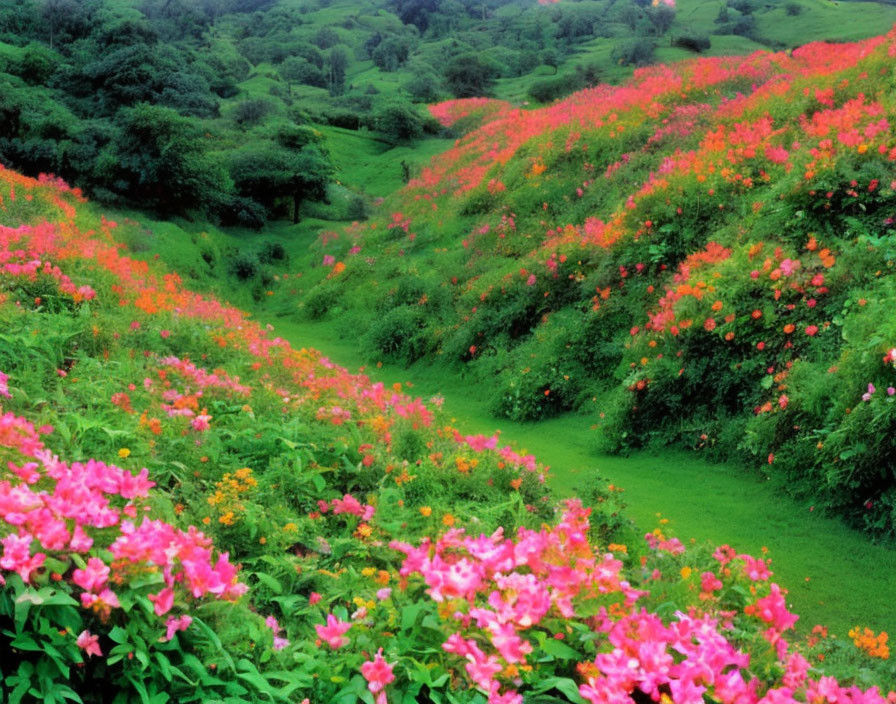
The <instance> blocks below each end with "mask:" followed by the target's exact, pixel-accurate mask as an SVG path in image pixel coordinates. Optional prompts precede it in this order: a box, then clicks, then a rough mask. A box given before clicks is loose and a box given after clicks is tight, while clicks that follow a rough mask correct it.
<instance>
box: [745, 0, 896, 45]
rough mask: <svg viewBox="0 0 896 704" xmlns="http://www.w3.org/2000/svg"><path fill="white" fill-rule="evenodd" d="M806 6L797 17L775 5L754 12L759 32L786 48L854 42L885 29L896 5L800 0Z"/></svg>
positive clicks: (893, 19)
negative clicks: (824, 42)
mask: <svg viewBox="0 0 896 704" xmlns="http://www.w3.org/2000/svg"><path fill="white" fill-rule="evenodd" d="M798 4H800V5H802V6H803V7H804V8H805V9H804V10H803V12H802V14H800V15H797V16H796V17H789V16H787V15H786V14H785V11H784V8H783V7H775V8H773V9H771V10H769V11H768V12H764V13H762V14H761V15H757V17H756V20H757V26H758V27H759V33H760V34H761V35H762V36H763V37H766V38H768V39H770V40H772V41H776V42H780V43H781V44H784V45H785V46H788V47H795V46H800V45H801V44H806V43H808V42H813V41H823V40H828V39H836V40H838V41H854V40H857V39H864V38H866V37H873V36H875V35H877V34H881V33H883V32H886V31H888V30H889V29H890V28H891V27H892V26H893V23H894V22H896V6H893V5H885V4H882V3H876V2H832V1H831V0H799V3H798Z"/></svg>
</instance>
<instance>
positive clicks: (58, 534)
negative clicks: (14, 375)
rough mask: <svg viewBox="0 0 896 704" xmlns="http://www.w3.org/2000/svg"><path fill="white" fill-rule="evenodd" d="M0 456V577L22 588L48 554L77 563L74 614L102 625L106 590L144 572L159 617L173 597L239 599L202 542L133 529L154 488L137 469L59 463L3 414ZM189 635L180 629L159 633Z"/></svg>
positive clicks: (146, 526)
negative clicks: (157, 585)
mask: <svg viewBox="0 0 896 704" xmlns="http://www.w3.org/2000/svg"><path fill="white" fill-rule="evenodd" d="M50 430H51V429H49V428H42V429H40V432H43V433H48V432H50ZM0 453H2V456H3V457H4V458H5V459H6V460H7V470H8V478H6V479H3V480H2V481H0V533H5V535H4V537H3V538H0V544H2V546H3V552H2V555H0V570H3V571H6V572H15V573H17V574H18V575H19V576H20V577H21V578H22V580H23V581H24V582H26V583H28V582H30V581H31V580H32V577H33V575H34V573H35V571H38V570H41V569H43V567H44V563H45V561H46V559H47V557H48V556H49V555H50V554H51V553H52V554H53V555H54V556H56V557H59V558H63V559H65V558H66V557H67V556H73V555H82V556H85V557H86V561H85V560H84V557H80V558H78V559H77V560H75V562H76V563H80V564H81V565H82V566H81V567H78V568H76V569H73V570H72V571H71V573H70V574H68V575H67V576H68V578H69V579H70V580H71V582H72V583H73V584H74V585H75V586H77V587H79V588H80V589H81V594H80V598H81V603H82V604H83V606H84V607H85V608H90V609H92V610H94V611H95V612H97V613H98V614H99V615H100V616H101V617H106V616H108V614H109V612H110V611H111V609H114V608H118V607H119V606H120V604H119V599H118V597H117V595H116V593H115V591H113V585H119V586H117V587H116V588H121V587H120V585H123V584H126V583H127V581H128V579H129V577H130V576H131V575H133V576H135V577H145V574H146V572H147V570H151V571H156V572H158V573H159V574H161V576H162V578H163V582H164V587H163V588H162V589H161V590H160V591H159V592H157V593H154V594H150V595H149V599H150V601H151V602H152V603H153V606H154V609H155V612H156V614H157V615H159V616H163V615H165V614H166V613H168V612H169V611H170V610H171V609H172V608H173V606H174V601H175V597H176V595H177V591H176V590H179V591H181V592H183V593H185V594H187V595H189V596H191V597H193V598H196V599H199V598H202V597H207V596H211V597H215V598H224V599H235V598H237V597H239V596H240V595H242V594H243V593H245V591H246V586H245V585H244V584H241V583H239V582H238V579H237V568H236V567H235V566H234V565H233V564H231V563H230V561H229V560H228V557H227V555H226V554H221V555H218V556H217V558H215V556H214V554H213V548H212V544H211V540H210V539H209V538H207V537H206V536H204V535H203V534H202V533H201V532H199V531H198V530H196V529H195V528H194V527H190V528H189V530H187V531H182V530H179V529H177V528H174V527H173V526H171V525H169V524H167V523H164V522H163V521H159V520H153V519H151V518H149V517H148V516H146V515H144V516H143V518H142V520H141V521H139V522H138V521H137V520H136V519H137V516H138V515H139V514H140V513H146V512H147V511H148V508H146V507H145V506H143V505H142V501H143V500H145V499H146V498H148V496H149V492H150V489H151V488H152V487H153V486H154V483H153V482H152V481H150V480H149V478H148V476H147V470H146V469H143V470H141V471H140V472H139V473H138V474H136V475H135V474H132V473H131V472H129V471H127V470H125V469H122V468H120V467H116V466H114V465H108V464H105V463H104V462H101V461H98V460H95V459H89V460H87V461H85V462H71V463H68V462H65V461H63V460H61V459H59V458H58V457H57V456H56V455H54V454H53V453H52V452H50V451H49V450H48V449H46V447H45V446H44V444H43V442H42V441H41V439H40V436H39V431H38V430H36V429H35V428H34V426H33V425H32V424H31V423H29V422H28V421H27V420H25V419H24V418H21V417H19V416H16V415H14V414H12V413H6V414H4V415H3V416H2V417H0ZM100 551H102V552H100ZM107 553H108V554H109V555H110V558H111V559H110V561H109V562H108V563H107V562H106V560H105V559H103V557H102V556H104V555H105V554H107ZM65 577H66V575H64V574H63V575H58V578H59V579H63V578H65ZM2 582H3V577H2V574H0V583H2ZM188 625H189V621H188V620H187V621H184V620H183V619H181V620H179V621H178V622H177V623H176V624H174V625H172V624H171V623H169V624H168V628H169V631H170V630H171V628H174V630H175V631H176V630H183V629H184V628H186V627H187V626H188ZM86 642H87V641H86V640H85V643H86ZM82 647H85V646H82ZM87 647H88V648H89V647H91V646H89V644H88V646H87ZM88 652H90V650H88Z"/></svg>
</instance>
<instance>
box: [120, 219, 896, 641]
mask: <svg viewBox="0 0 896 704" xmlns="http://www.w3.org/2000/svg"><path fill="white" fill-rule="evenodd" d="M120 216H121V214H113V217H119V219H120ZM141 222H143V223H144V225H145V229H146V231H147V232H148V233H149V234H147V235H146V238H145V239H144V240H143V241H142V243H140V249H142V251H141V252H138V254H140V255H142V256H144V257H146V258H150V257H152V256H154V254H156V253H157V254H159V256H160V258H161V259H163V260H164V261H165V262H166V263H167V264H168V265H169V266H171V267H172V268H175V269H176V270H178V271H180V272H182V274H183V275H184V276H185V278H187V279H189V280H190V282H189V285H191V286H193V287H195V288H197V289H199V290H210V291H216V292H218V293H219V294H223V295H222V298H225V299H227V300H228V301H229V302H231V303H234V304H236V305H238V306H240V307H243V308H244V309H247V310H250V311H252V312H253V314H254V315H255V317H256V318H258V319H259V320H260V321H261V322H264V323H267V322H272V323H273V324H274V327H275V334H277V335H280V336H282V337H285V338H286V339H288V340H289V341H290V342H291V343H292V344H293V345H294V346H296V347H313V348H316V349H319V350H321V351H323V352H324V353H325V354H327V355H329V356H330V357H331V358H332V360H333V361H335V362H336V363H338V364H341V365H343V366H346V367H348V368H349V369H358V368H361V367H362V366H363V365H365V364H368V366H367V367H366V368H365V369H364V371H365V373H368V374H370V376H371V377H373V378H374V379H377V380H382V381H384V382H385V383H389V384H392V383H395V382H397V381H400V382H403V383H408V382H410V384H411V386H410V389H409V391H410V393H412V394H415V395H420V396H421V397H423V398H424V399H427V398H430V397H431V396H433V395H436V394H438V395H441V396H443V397H444V398H445V405H444V408H445V410H446V412H447V413H448V414H449V417H451V418H453V419H455V422H456V424H457V426H458V427H459V428H461V429H462V430H464V431H465V432H471V433H475V432H482V433H492V432H494V431H495V430H498V429H500V430H501V437H502V440H503V441H506V442H513V443H514V444H516V445H517V446H518V447H520V448H524V449H526V450H527V451H530V452H533V453H534V454H535V455H536V456H537V457H538V458H539V460H540V461H542V462H544V463H545V464H548V465H550V466H551V476H550V480H549V481H550V482H551V484H552V485H553V487H554V488H555V490H556V491H557V492H558V493H559V494H564V495H568V494H573V493H575V492H576V491H577V490H578V489H579V488H580V487H582V486H586V485H587V484H588V483H589V482H591V481H595V480H596V479H597V477H605V478H606V479H608V480H609V481H611V482H613V483H615V484H617V485H619V486H621V487H623V488H624V489H625V495H624V496H625V500H626V502H627V504H628V508H627V514H628V516H629V517H630V518H631V519H632V520H634V521H635V522H636V523H637V525H638V527H639V529H640V530H641V531H643V532H647V531H649V530H651V529H653V528H654V527H656V525H657V522H658V521H659V520H660V519H661V518H663V519H668V520H669V522H670V526H671V528H672V530H673V531H674V532H675V534H677V535H678V536H679V537H680V538H682V539H683V540H689V539H694V540H697V541H709V542H711V543H714V544H723V543H729V544H731V545H732V546H734V547H735V548H736V549H738V550H740V551H744V552H750V553H754V554H758V553H759V552H760V551H761V549H762V548H763V547H767V548H768V550H769V555H770V556H771V557H772V559H773V564H772V568H773V570H774V572H775V579H777V580H779V581H780V582H781V583H782V584H783V585H784V586H785V587H787V588H789V589H790V599H789V601H790V603H791V605H792V608H793V609H794V610H795V612H796V613H798V614H799V615H800V616H801V619H800V623H799V626H800V628H801V630H803V631H806V630H808V629H810V628H811V627H812V626H813V625H815V624H816V623H824V624H827V625H828V626H829V627H830V628H831V629H832V631H833V632H834V633H836V634H837V635H840V636H845V635H846V632H847V631H848V629H849V628H851V627H852V626H855V625H858V624H861V625H863V626H865V625H868V626H870V627H872V628H874V629H875V630H880V629H884V630H887V631H893V630H896V612H894V611H893V609H892V604H893V603H894V602H896V580H893V579H892V575H893V574H894V572H896V550H894V549H893V548H891V547H885V546H880V545H874V544H872V543H870V541H869V540H868V538H867V537H866V536H864V535H862V534H861V533H858V532H856V531H853V530H851V529H849V528H847V527H846V526H844V525H843V524H842V523H841V522H840V521H838V520H835V519H831V518H827V517H824V516H821V515H819V513H818V512H815V511H812V510H810V506H809V505H807V504H805V503H798V502H795V501H792V500H790V499H788V498H787V497H784V496H781V495H780V494H776V493H775V492H774V491H773V490H772V489H771V487H770V486H768V485H767V484H766V483H765V482H763V481H762V480H761V479H759V478H757V476H755V475H753V474H750V473H748V472H745V471H744V470H743V469H741V468H740V467H737V466H732V465H723V464H712V463H708V462H704V461H701V460H700V458H699V456H698V455H695V454H686V453H680V452H679V453H672V452H667V453H663V454H662V455H653V454H649V453H640V454H634V455H632V456H629V457H612V456H598V455H596V454H595V452H594V451H593V447H594V432H595V431H594V430H592V429H591V426H592V421H593V419H592V418H591V417H588V416H577V415H567V416H563V417H560V418H555V419H551V420H547V421H543V422H540V423H536V424H526V423H513V422H511V421H507V420H501V421H497V420H495V419H494V418H493V417H491V416H490V414H489V412H488V407H487V399H488V397H489V395H490V393H491V389H489V388H487V387H485V386H483V385H474V384H470V383H469V382H465V381H464V380H463V379H461V378H459V377H458V375H457V374H456V373H453V372H450V371H447V370H445V369H444V368H442V367H439V366H425V365H417V366H415V367H412V368H410V369H405V368H402V367H399V366H396V365H390V364H383V365H382V366H381V367H375V366H370V365H369V362H370V360H367V359H365V358H364V357H363V356H362V354H361V353H360V352H359V350H358V345H357V341H355V340H348V339H345V338H344V337H342V336H341V335H340V334H339V332H338V328H339V322H338V321H336V322H328V323H316V324H313V323H308V322H301V321H297V320H295V319H294V318H292V317H279V318H278V317H276V316H275V314H274V311H275V305H277V304H273V305H271V306H267V305H266V304H265V303H264V300H262V302H256V301H254V300H253V298H252V296H251V294H250V287H249V286H244V287H240V286H236V285H234V284H233V281H232V280H229V279H228V277H227V274H226V264H225V262H224V260H223V258H222V259H221V260H219V261H218V262H217V263H216V265H215V267H214V268H212V267H209V266H208V265H207V264H205V262H204V261H203V260H202V259H201V257H200V256H199V245H198V243H199V242H201V241H202V239H203V237H205V236H206V235H204V234H203V233H208V235H207V236H208V237H210V238H211V242H212V243H213V244H214V245H215V246H216V248H217V249H218V250H219V251H221V252H226V250H228V249H232V250H236V249H239V250H246V249H250V250H251V249H254V248H258V247H259V246H260V245H261V243H262V242H264V241H279V242H282V243H283V244H284V245H285V246H287V248H288V250H289V251H290V255H291V258H292V259H291V262H290V264H289V267H288V268H289V270H290V271H291V272H296V271H300V270H302V269H303V268H304V267H306V266H307V265H308V264H309V263H310V262H311V260H312V255H310V254H309V253H308V246H309V244H311V243H312V242H314V241H315V239H316V233H317V231H318V230H319V229H320V228H321V227H323V226H327V225H329V226H332V223H326V222H324V221H315V220H310V219H308V220H306V221H304V222H302V223H300V224H299V225H297V226H293V225H290V224H286V223H283V224H281V225H279V226H277V227H275V228H271V229H270V230H268V231H265V232H264V233H262V234H258V233H250V232H240V231H235V230H231V231H228V232H226V233H225V232H221V231H218V230H216V229H214V228H213V227H211V226H209V225H206V224H203V223H195V222H186V221H179V222H153V221H149V220H146V219H145V218H142V219H141ZM807 578H808V579H807Z"/></svg>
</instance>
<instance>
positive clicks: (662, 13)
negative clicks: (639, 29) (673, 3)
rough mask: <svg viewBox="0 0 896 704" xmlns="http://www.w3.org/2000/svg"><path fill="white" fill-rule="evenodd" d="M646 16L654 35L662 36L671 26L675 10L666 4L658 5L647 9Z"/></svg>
mask: <svg viewBox="0 0 896 704" xmlns="http://www.w3.org/2000/svg"><path fill="white" fill-rule="evenodd" d="M647 18H648V19H649V20H650V24H652V25H653V28H654V31H655V32H656V36H658V37H659V36H662V35H663V34H665V33H666V32H668V31H669V28H670V27H672V22H674V21H675V10H674V9H673V8H671V7H669V6H667V5H658V6H657V7H650V8H648V9H647Z"/></svg>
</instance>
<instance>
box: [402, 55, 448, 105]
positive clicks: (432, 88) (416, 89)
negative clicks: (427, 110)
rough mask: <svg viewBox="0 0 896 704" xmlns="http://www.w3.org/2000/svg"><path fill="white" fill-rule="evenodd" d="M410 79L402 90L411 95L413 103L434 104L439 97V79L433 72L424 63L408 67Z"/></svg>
mask: <svg viewBox="0 0 896 704" xmlns="http://www.w3.org/2000/svg"><path fill="white" fill-rule="evenodd" d="M409 70H410V73H411V78H410V79H409V80H408V81H407V82H406V83H405V84H404V89H405V90H406V91H407V92H408V93H410V94H411V98H412V99H413V100H414V101H415V102H420V103H434V102H435V101H437V100H438V99H439V97H440V96H441V90H440V86H439V83H440V82H441V79H440V78H439V77H438V76H437V75H436V72H435V70H434V69H433V68H432V67H431V66H430V65H429V64H424V63H417V64H414V65H412V66H409Z"/></svg>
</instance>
